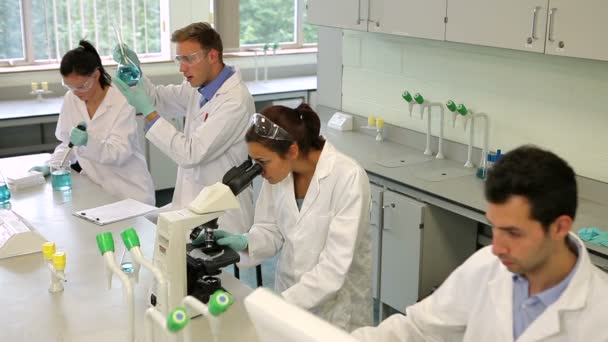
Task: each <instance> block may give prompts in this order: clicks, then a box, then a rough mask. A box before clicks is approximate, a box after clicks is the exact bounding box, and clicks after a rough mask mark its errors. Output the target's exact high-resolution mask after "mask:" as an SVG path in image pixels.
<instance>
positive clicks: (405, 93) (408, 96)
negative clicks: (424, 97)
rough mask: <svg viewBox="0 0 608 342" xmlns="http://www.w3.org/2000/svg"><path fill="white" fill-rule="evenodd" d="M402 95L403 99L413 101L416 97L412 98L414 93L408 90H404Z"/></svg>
mask: <svg viewBox="0 0 608 342" xmlns="http://www.w3.org/2000/svg"><path fill="white" fill-rule="evenodd" d="M401 97H403V99H404V100H405V101H407V102H412V100H414V98H412V94H410V92H409V91H407V90H404V91H403V94H401Z"/></svg>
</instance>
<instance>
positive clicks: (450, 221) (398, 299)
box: [370, 177, 477, 319]
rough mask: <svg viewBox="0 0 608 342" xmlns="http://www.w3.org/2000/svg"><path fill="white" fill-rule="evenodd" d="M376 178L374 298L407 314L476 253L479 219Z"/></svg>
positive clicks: (374, 187)
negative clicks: (407, 309)
mask: <svg viewBox="0 0 608 342" xmlns="http://www.w3.org/2000/svg"><path fill="white" fill-rule="evenodd" d="M370 178H371V179H372V186H371V192H372V211H371V220H370V224H371V234H372V247H373V254H372V257H373V260H374V261H373V275H374V284H373V285H374V298H380V303H381V304H382V307H384V306H389V307H391V308H393V309H395V310H398V311H401V312H405V308H406V307H407V306H409V305H411V304H414V303H415V302H417V301H418V300H419V299H421V298H423V297H425V296H427V295H428V294H429V293H430V292H431V291H432V289H433V288H434V287H436V286H438V285H440V284H441V283H442V282H443V280H445V278H446V277H447V276H448V275H449V274H450V272H451V271H453V270H454V269H455V268H456V267H458V265H460V264H461V263H462V262H463V261H464V260H466V258H468V257H469V256H470V255H471V254H473V253H474V252H475V249H476V236H477V223H476V222H475V221H473V220H471V219H468V218H465V217H463V216H460V215H458V214H455V213H453V212H450V211H447V210H444V209H441V208H439V207H436V206H433V205H431V204H427V203H424V202H422V201H418V200H416V199H414V198H412V197H410V196H407V195H406V192H407V191H402V190H404V189H403V186H401V185H398V184H394V183H392V182H390V181H386V180H383V179H375V178H374V177H370ZM382 307H381V310H380V311H381V312H380V314H381V316H382V317H381V319H382V318H384V314H383V313H384V311H385V310H383V309H382Z"/></svg>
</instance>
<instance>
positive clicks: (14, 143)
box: [0, 76, 317, 190]
mask: <svg viewBox="0 0 608 342" xmlns="http://www.w3.org/2000/svg"><path fill="white" fill-rule="evenodd" d="M245 83H246V85H247V87H248V88H249V91H250V92H251V94H252V96H253V99H254V101H255V102H256V104H257V107H259V108H262V107H264V106H265V105H267V104H271V103H272V101H281V100H292V99H301V100H302V101H305V102H310V101H311V93H312V92H314V91H316V89H317V77H316V76H302V77H289V78H278V79H271V80H268V81H257V82H256V81H248V82H245ZM62 103H63V97H52V98H45V99H43V100H41V101H38V100H35V99H28V100H12V101H0V157H7V156H14V155H21V154H29V153H41V152H49V151H52V150H53V149H54V148H55V146H57V144H58V141H57V139H56V138H55V126H56V122H57V119H58V117H59V112H60V110H61V105H62ZM169 119H170V120H171V118H169ZM172 122H173V123H174V124H175V125H176V127H178V129H182V127H183V123H180V122H179V120H176V119H173V120H172ZM137 123H138V125H139V127H140V129H141V132H142V134H141V136H140V142H141V143H142V146H144V149H145V155H146V159H147V160H148V168H149V170H150V173H151V174H152V178H153V180H154V185H155V189H156V190H161V189H167V188H172V187H173V186H174V185H175V178H176V176H177V165H176V164H175V162H173V161H172V160H171V159H170V158H169V157H167V156H166V155H164V154H163V153H162V152H161V151H160V150H158V149H157V148H156V147H154V146H152V145H150V144H148V143H147V141H146V139H145V137H144V133H143V130H144V119H143V117H142V116H141V115H138V116H137Z"/></svg>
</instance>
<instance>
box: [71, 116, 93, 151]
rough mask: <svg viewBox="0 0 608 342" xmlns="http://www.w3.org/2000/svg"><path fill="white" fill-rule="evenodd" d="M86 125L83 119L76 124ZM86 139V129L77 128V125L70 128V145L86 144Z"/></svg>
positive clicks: (87, 136)
mask: <svg viewBox="0 0 608 342" xmlns="http://www.w3.org/2000/svg"><path fill="white" fill-rule="evenodd" d="M86 125H87V124H86V123H85V122H84V121H82V122H81V123H79V124H78V126H84V127H86ZM88 141H89V134H88V133H87V131H83V130H81V129H79V128H78V127H74V128H72V130H71V131H70V142H71V143H72V145H74V146H86V145H87V142H88Z"/></svg>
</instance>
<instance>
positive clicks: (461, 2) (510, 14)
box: [445, 0, 608, 60]
mask: <svg viewBox="0 0 608 342" xmlns="http://www.w3.org/2000/svg"><path fill="white" fill-rule="evenodd" d="M607 12H608V2H607V1H605V0H577V1H570V0H532V1H529V0H510V1H507V0H491V1H489V0H448V6H447V18H448V19H447V25H446V35H445V39H446V40H447V41H452V42H459V43H469V44H476V45H485V46H493V47H499V48H508V49H516V50H525V51H533V52H540V53H545V54H550V55H560V56H569V57H579V58H588V59H597V60H608V41H607V40H606V39H605V37H604V35H605V32H606V30H607V29H608V21H606V20H605V18H604V17H605V13H607Z"/></svg>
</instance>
